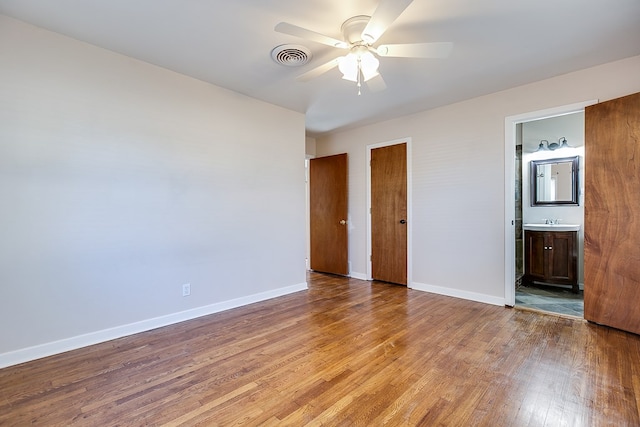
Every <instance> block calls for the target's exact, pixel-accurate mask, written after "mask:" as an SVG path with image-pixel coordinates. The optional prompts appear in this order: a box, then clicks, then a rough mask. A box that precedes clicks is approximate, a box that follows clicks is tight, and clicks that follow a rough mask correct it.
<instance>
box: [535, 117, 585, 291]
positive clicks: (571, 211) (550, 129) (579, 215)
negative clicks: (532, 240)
mask: <svg viewBox="0 0 640 427" xmlns="http://www.w3.org/2000/svg"><path fill="white" fill-rule="evenodd" d="M561 137H565V138H566V139H567V144H568V145H569V146H570V147H571V148H562V149H560V150H555V151H536V150H537V149H538V144H540V140H542V139H546V140H548V141H549V142H557V141H558V139H559V138H561ZM574 156H579V170H578V186H579V190H578V192H579V194H578V203H579V204H578V206H563V205H560V206H531V189H530V185H529V183H530V179H531V178H530V175H531V174H530V162H531V160H543V159H553V158H559V157H574ZM584 170H585V158H584V112H580V113H574V114H568V115H563V116H558V117H552V118H548V119H544V120H536V121H532V122H526V123H523V124H522V182H523V185H522V222H523V224H528V223H541V222H544V220H545V219H561V220H562V221H561V223H562V224H579V225H580V226H581V227H580V231H579V232H578V282H579V283H584Z"/></svg>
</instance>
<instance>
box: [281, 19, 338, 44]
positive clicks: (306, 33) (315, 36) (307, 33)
mask: <svg viewBox="0 0 640 427" xmlns="http://www.w3.org/2000/svg"><path fill="white" fill-rule="evenodd" d="M274 29H275V30H276V31H277V32H279V33H283V34H289V35H290V36H296V37H300V38H302V39H307V40H311V41H314V42H316V43H322V44H326V45H327V46H331V47H339V48H346V47H349V45H348V44H347V43H345V42H344V41H342V40H338V39H334V38H333V37H329V36H325V35H324V34H320V33H316V32H315V31H311V30H307V29H306V28H302V27H298V26H297V25H293V24H289V23H287V22H281V23H279V24H278V25H276V27H275V28H274Z"/></svg>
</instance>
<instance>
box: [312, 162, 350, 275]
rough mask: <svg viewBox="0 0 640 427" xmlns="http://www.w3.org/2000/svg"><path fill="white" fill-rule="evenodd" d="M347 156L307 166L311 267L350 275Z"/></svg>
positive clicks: (326, 271) (316, 269)
mask: <svg viewBox="0 0 640 427" xmlns="http://www.w3.org/2000/svg"><path fill="white" fill-rule="evenodd" d="M347 209H348V208H347V155H346V154H338V155H335V156H328V157H319V158H317V159H311V160H310V162H309V215H310V219H309V221H310V224H309V228H310V233H311V236H310V240H311V241H310V252H311V253H310V257H311V260H310V261H311V263H310V267H311V269H312V270H315V271H322V272H325V273H334V274H342V275H347V274H349V260H348V238H347V231H348V230H347Z"/></svg>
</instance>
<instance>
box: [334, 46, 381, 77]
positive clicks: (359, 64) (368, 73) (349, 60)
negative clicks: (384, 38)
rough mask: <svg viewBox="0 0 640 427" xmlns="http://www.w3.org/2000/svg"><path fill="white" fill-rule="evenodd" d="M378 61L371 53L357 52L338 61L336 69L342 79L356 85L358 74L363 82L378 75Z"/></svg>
mask: <svg viewBox="0 0 640 427" xmlns="http://www.w3.org/2000/svg"><path fill="white" fill-rule="evenodd" d="M379 65H380V61H378V58H376V57H375V56H374V55H373V54H372V53H371V52H369V51H365V52H361V51H357V52H351V53H349V54H348V55H346V56H343V57H341V58H340V59H339V60H338V69H339V70H340V72H341V73H342V78H343V79H345V80H349V81H351V82H356V83H358V80H359V77H360V73H362V77H363V80H364V81H365V82H366V81H367V80H369V79H371V78H373V77H375V76H377V75H378V66H379Z"/></svg>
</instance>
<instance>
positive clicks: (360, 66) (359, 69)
mask: <svg viewBox="0 0 640 427" xmlns="http://www.w3.org/2000/svg"><path fill="white" fill-rule="evenodd" d="M357 85H358V96H360V95H362V92H361V91H360V88H361V87H362V59H361V58H360V56H358V82H357Z"/></svg>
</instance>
